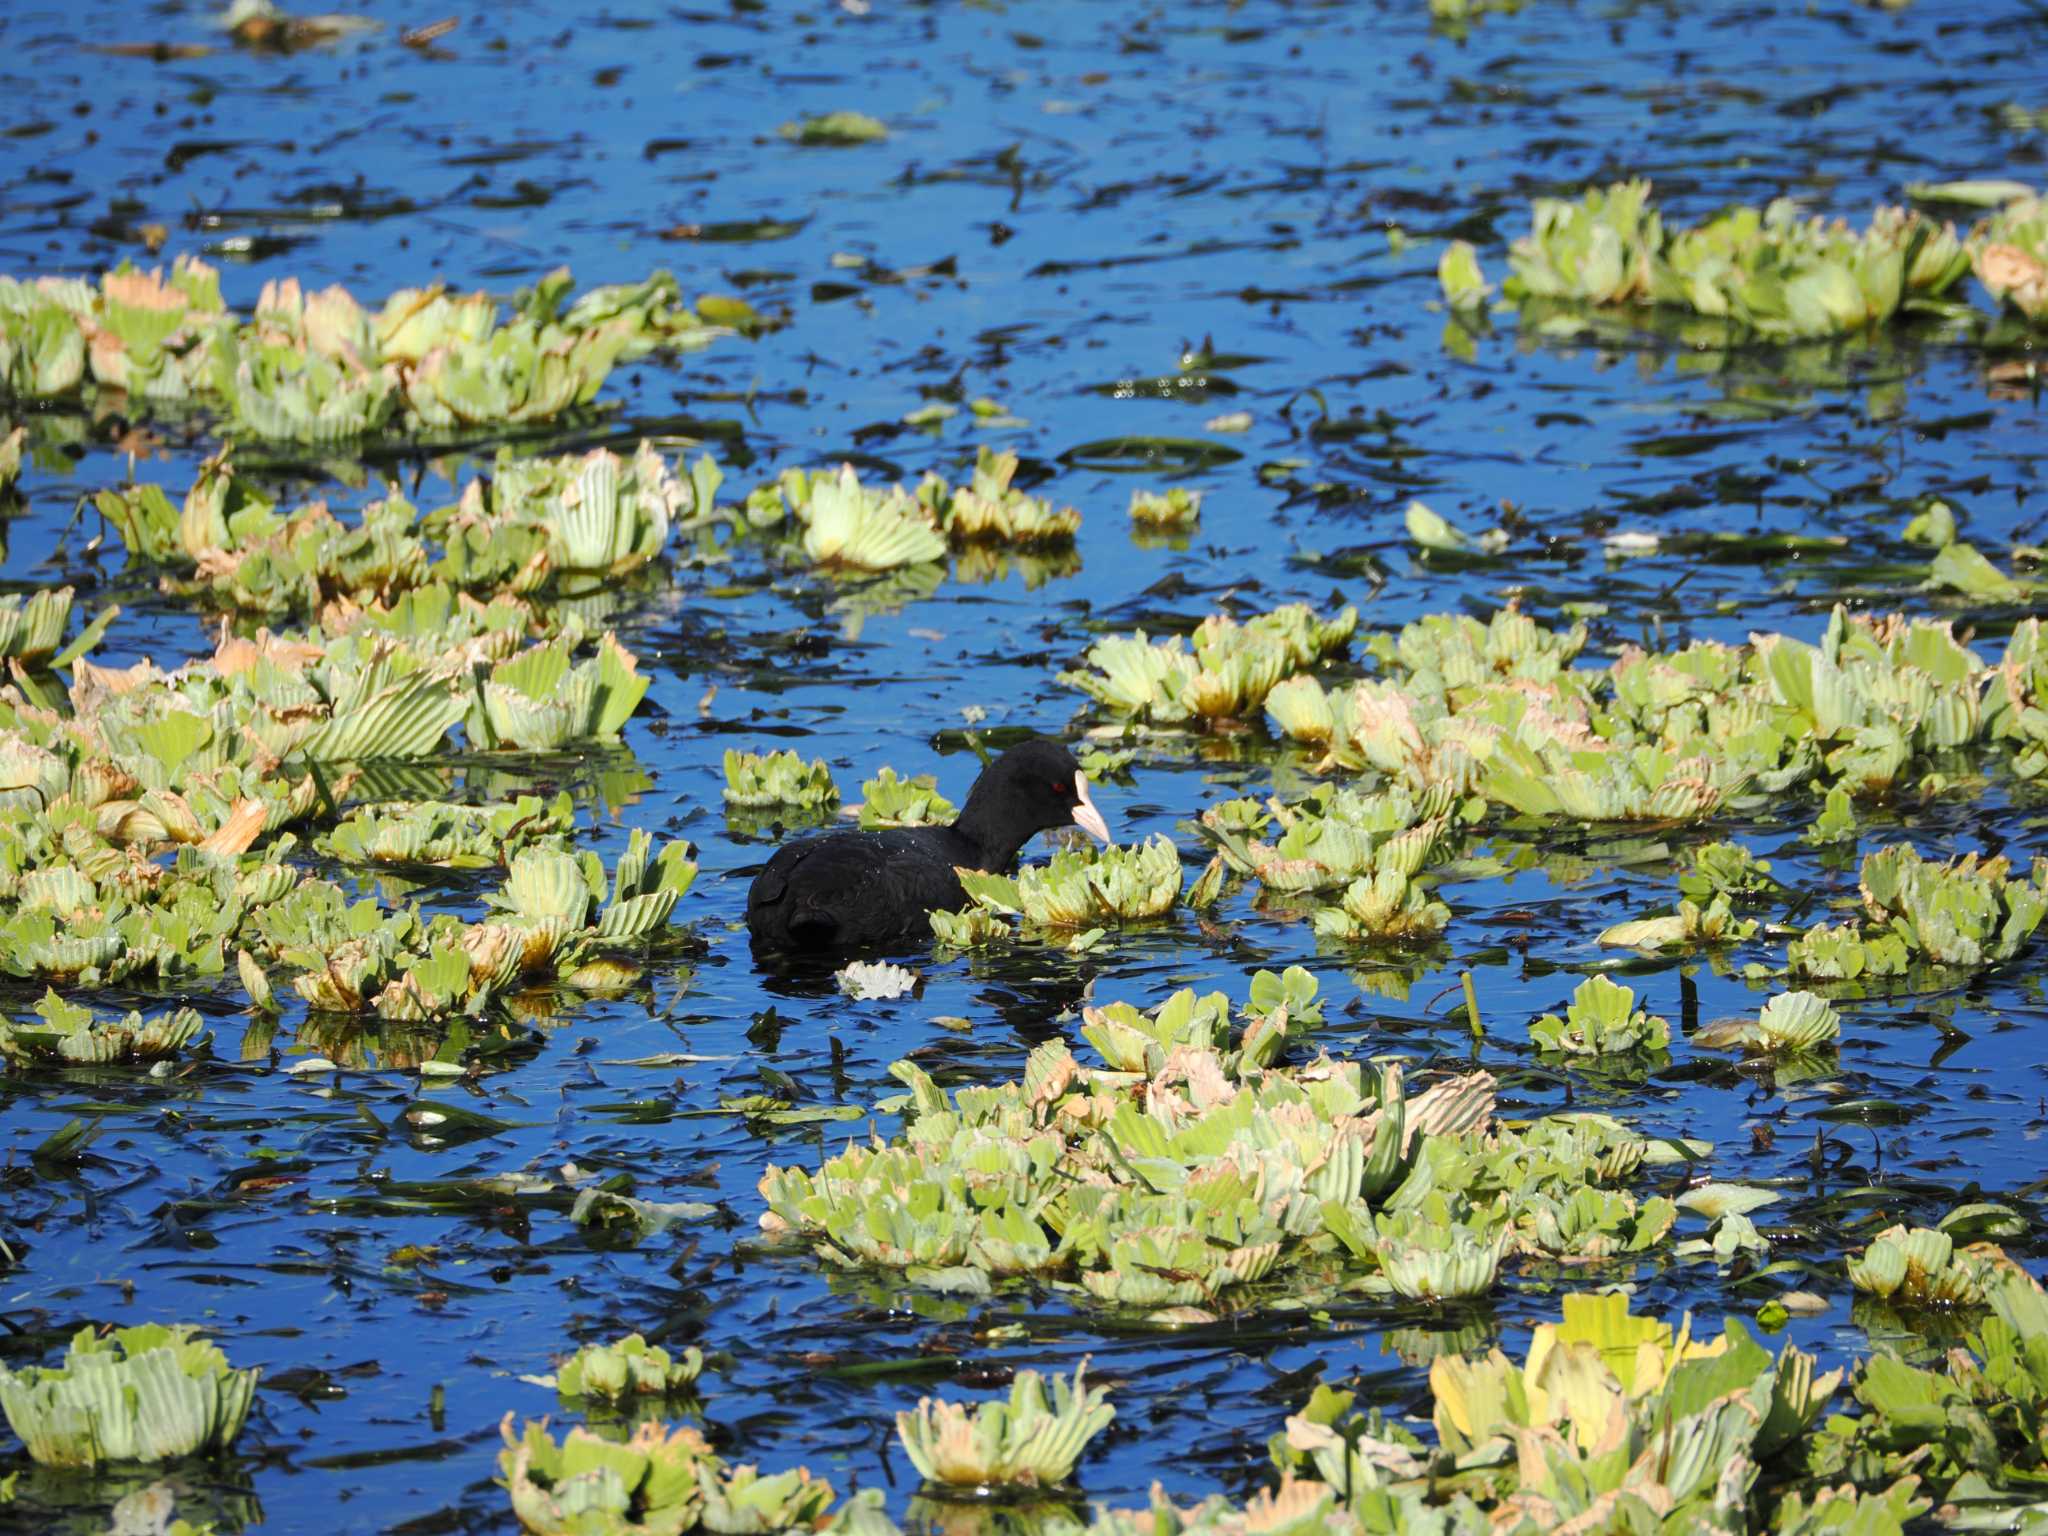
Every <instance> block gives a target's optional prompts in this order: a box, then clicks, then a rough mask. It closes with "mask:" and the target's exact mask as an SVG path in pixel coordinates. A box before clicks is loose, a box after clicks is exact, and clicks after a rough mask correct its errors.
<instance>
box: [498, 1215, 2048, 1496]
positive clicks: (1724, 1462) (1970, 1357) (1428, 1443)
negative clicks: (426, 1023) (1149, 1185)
mask: <svg viewBox="0 0 2048 1536" xmlns="http://www.w3.org/2000/svg"><path fill="white" fill-rule="evenodd" d="M1900 1236H1901V1234H1899V1233H1896V1232H1895V1233H1888V1234H1886V1235H1885V1238H1884V1239H1882V1240H1881V1242H1882V1243H1884V1244H1891V1243H1892V1242H1893V1240H1894V1238H1898V1237H1900ZM1933 1236H1936V1234H1927V1233H1915V1234H1912V1237H1911V1238H1910V1239H1906V1240H1905V1241H1906V1242H1907V1243H1909V1244H1911V1245H1913V1246H1915V1247H1916V1248H1917V1249H1921V1250H1924V1252H1922V1253H1921V1254H1920V1255H1919V1256H1918V1257H1917V1258H1916V1259H1915V1260H1914V1261H1912V1262H1914V1263H1916V1264H1918V1265H1919V1266H1920V1267H1919V1268H1917V1269H1915V1270H1914V1271H1913V1272H1914V1273H1916V1274H1920V1273H1922V1272H1923V1271H1924V1272H1925V1273H1926V1274H1927V1275H1929V1276H1933V1277H1937V1278H1941V1279H1944V1280H1946V1281H1947V1282H1948V1283H1947V1284H1946V1285H1945V1286H1944V1288H1943V1294H1942V1295H1941V1297H1940V1304H1948V1305H1961V1306H1966V1307H1968V1308H1970V1309H1971V1310H1972V1312H1973V1313H1974V1314H1975V1315H1976V1316H1977V1317H1978V1318H1979V1319H1980V1321H1979V1322H1978V1324H1977V1326H1976V1328H1975V1330H1974V1331H1973V1332H1972V1333H1971V1334H1970V1335H1969V1336H1968V1346H1967V1348H1959V1349H1956V1350H1953V1351H1951V1352H1950V1354H1949V1356H1948V1359H1947V1361H1946V1363H1945V1365H1944V1366H1943V1367H1941V1368H1939V1369H1926V1368H1922V1367H1919V1366H1915V1365H1913V1364H1910V1363H1908V1362H1907V1361H1906V1360H1905V1359H1902V1358H1901V1357H1900V1356H1899V1355H1898V1354H1896V1353H1892V1352H1889V1351H1880V1352H1878V1353H1875V1354H1873V1355H1871V1356H1870V1357H1868V1358H1867V1359H1865V1360H1863V1361H1860V1362H1858V1363H1856V1364H1855V1365H1854V1366H1852V1367H1849V1368H1844V1369H1837V1370H1832V1371H1825V1372H1823V1371H1821V1370H1820V1369H1819V1368H1818V1365H1817V1363H1816V1361H1815V1360H1814V1358H1813V1357H1812V1356H1810V1355H1808V1354H1805V1353H1804V1352H1802V1351H1801V1350H1799V1349H1798V1348H1796V1347H1794V1346H1792V1345H1786V1346H1785V1347H1784V1348H1782V1349H1781V1350H1780V1351H1779V1352H1778V1353H1777V1354H1775V1355H1773V1354H1772V1353H1771V1352H1770V1351H1768V1350H1766V1349H1765V1348H1764V1347H1763V1346H1762V1345H1760V1344H1759V1343H1758V1342H1757V1341H1756V1339H1755V1338H1754V1337H1753V1335H1752V1334H1751V1333H1750V1331H1749V1329H1748V1328H1747V1327H1746V1326H1745V1325H1744V1324H1743V1323H1742V1322H1739V1321H1736V1320H1734V1319H1730V1320H1728V1321H1727V1323H1726V1324H1725V1326H1724V1328H1723V1331H1722V1332H1721V1334H1720V1335H1719V1336H1718V1337H1710V1336H1706V1335H1704V1334H1701V1333H1696V1332H1695V1331H1694V1328H1693V1324H1692V1319H1691V1318H1690V1316H1688V1317H1686V1318H1685V1319H1684V1320H1683V1321H1681V1323H1680V1324H1679V1325H1678V1326H1677V1327H1676V1328H1674V1327H1673V1326H1672V1325H1671V1324H1669V1323H1666V1322H1663V1321H1661V1320H1659V1319H1657V1318H1654V1317H1645V1316H1638V1315H1636V1314H1634V1313H1633V1312H1631V1310H1630V1308H1629V1302H1628V1298H1627V1296H1626V1295H1625V1294H1624V1293H1621V1292H1607V1293H1595V1292H1590V1291H1578V1292H1567V1293H1566V1294H1565V1295H1564V1297H1563V1298H1562V1317H1561V1318H1560V1319H1559V1320H1557V1321H1551V1322H1544V1323H1539V1324H1538V1325H1537V1326H1536V1328H1535V1329H1534V1331H1533V1333H1532V1334H1531V1337H1530V1341H1529V1346H1528V1350H1527V1354H1526V1356H1525V1358H1524V1359H1523V1360H1522V1362H1521V1363H1520V1364H1517V1363H1516V1362H1515V1361H1513V1360H1512V1359H1510V1358H1509V1357H1508V1356H1507V1355H1506V1354H1505V1353H1503V1352H1502V1351H1501V1350H1499V1349H1497V1348H1496V1349H1493V1350H1490V1351H1489V1352H1487V1353H1485V1354H1483V1355H1482V1354H1475V1353H1458V1352H1455V1351H1452V1352H1444V1353H1441V1354H1439V1355H1437V1356H1436V1358H1435V1360H1434V1362H1433V1364H1432V1365H1431V1367H1430V1371H1429V1385H1430V1392H1431V1398H1432V1403H1431V1411H1430V1414H1429V1421H1430V1423H1429V1428H1430V1430H1431V1432H1432V1438H1431V1439H1425V1438H1424V1437H1423V1436H1421V1435H1418V1434H1417V1433H1415V1432H1413V1431H1411V1430H1410V1429H1409V1428H1407V1427H1406V1426H1405V1425H1403V1424H1400V1423H1397V1422H1395V1421H1393V1420H1392V1419H1390V1418H1388V1417H1387V1416H1386V1415H1385V1414H1384V1413H1383V1412H1382V1411H1381V1410H1380V1409H1378V1408H1374V1409H1371V1410H1369V1411H1367V1412H1358V1411H1356V1409H1355V1407H1354V1404H1355V1403H1356V1401H1357V1398H1356V1394H1355V1393H1353V1392H1350V1391H1346V1390H1342V1389H1339V1388H1335V1387H1331V1386H1328V1385H1318V1386H1317V1387H1316V1388H1315V1389H1314V1391H1313V1393H1312V1394H1311V1396H1310V1397H1309V1399H1308V1401H1307V1402H1306V1403H1305V1404H1304V1405H1303V1407H1302V1409H1301V1411H1299V1412H1298V1413H1295V1414H1293V1415H1291V1416H1289V1417H1288V1419H1287V1421H1286V1425H1285V1427H1284V1429H1282V1430H1281V1431H1280V1432H1279V1433H1277V1434H1275V1435H1274V1436H1273V1437H1272V1439H1271V1441H1270V1443H1269V1452H1270V1457H1271V1461H1272V1465H1273V1468H1274V1471H1275V1473H1276V1474H1277V1477H1276V1479H1275V1482H1274V1484H1273V1485H1272V1486H1269V1487H1267V1488H1264V1489H1262V1490H1260V1491H1259V1492H1257V1493H1255V1494H1253V1495H1252V1496H1251V1498H1250V1499H1249V1500H1248V1501H1246V1502H1245V1503H1244V1504H1243V1505H1241V1506H1240V1505H1236V1504H1233V1503H1232V1502H1231V1501H1230V1500H1229V1499H1227V1498H1226V1497H1224V1496H1222V1495H1215V1496H1212V1497H1211V1498H1210V1499H1208V1500H1207V1501H1205V1502H1203V1503H1202V1504H1200V1505H1197V1506H1195V1507H1194V1508H1191V1509H1181V1508H1177V1507H1176V1506H1175V1505H1174V1504H1173V1503H1172V1502H1171V1501H1170V1500H1169V1499H1168V1497H1167V1495H1166V1494H1165V1492H1164V1491H1163V1489H1161V1488H1159V1486H1158V1485H1156V1484H1155V1486H1154V1492H1153V1495H1152V1503H1151V1506H1150V1508H1149V1509H1144V1510H1129V1511H1124V1510H1115V1509H1099V1510H1098V1511H1097V1512H1096V1513H1095V1515H1094V1517H1093V1519H1092V1520H1091V1521H1089V1522H1087V1523H1086V1524H1084V1523H1083V1522H1082V1521H1081V1520H1080V1519H1079V1518H1078V1517H1077V1516H1075V1515H1073V1514H1070V1513H1068V1512H1067V1511H1066V1510H1065V1508H1064V1507H1063V1506H1059V1505H1050V1506H1046V1509H1048V1510H1050V1511H1051V1513H1050V1515H1049V1519H1050V1521H1051V1523H1050V1524H1049V1525H1047V1526H1046V1527H1045V1528H1046V1529H1048V1530H1052V1531H1058V1532H1072V1533H1074V1536H1082V1533H1084V1532H1085V1533H1087V1536H1139V1533H1141V1532H1157V1531H1160V1530H1167V1531H1176V1532H1190V1531H1207V1532H1214V1533H1216V1536H1228V1533H1233V1532H1236V1533H1242V1532H1246V1531H1269V1530H1281V1529H1284V1530H1289V1531H1308V1532H1320V1533H1327V1536H1343V1533H1352V1536H1356V1533H1357V1532H1359V1531H1361V1530H1366V1531H1378V1532H1385V1533H1388V1536H1406V1533H1413V1536H1425V1533H1427V1536H1446V1533H1465V1536H1483V1533H1490V1532H1501V1531H1510V1532H1516V1533H1522V1532H1527V1533H1530V1536H1534V1533H1536V1532H1541V1531H1552V1530H1559V1529H1585V1530H1681V1529H1683V1530H1720V1531H1737V1530H1770V1531H1774V1532H1778V1533H1781V1536H1821V1533H1823V1532H1830V1531H1850V1532H1859V1533H1864V1536H1902V1533H1903V1532H1904V1531H1906V1530H1907V1529H1908V1528H1910V1527H1912V1526H1913V1524H1914V1522H1915V1521H1916V1520H1917V1519H1918V1518H1919V1517H1921V1516H1923V1515H1924V1514H1925V1513H1926V1512H1927V1511H1928V1510H1929V1509H1931V1508H1932V1507H1933V1506H1934V1504H1935V1503H1936V1502H1937V1501H1941V1502H1944V1503H1945V1504H1946V1505H1947V1507H1948V1508H1950V1509H1951V1510H1956V1509H1958V1508H1960V1509H1961V1510H1965V1511H1970V1512H1972V1515H1973V1517H1979V1518H1981V1519H1982V1520H1984V1521H1988V1522H1991V1523H1997V1524H2000V1525H2003V1524H2005V1523H2007V1522H2011V1521H2014V1520H2018V1521H2020V1523H2021V1528H2024V1522H2025V1518H2026V1516H2027V1514H2028V1511H2027V1510H2026V1509H2024V1508H2022V1507H2020V1506H2019V1499H2018V1498H2016V1497H2015V1495H2013V1494H2011V1493H2009V1492H2003V1491H2001V1489H2002V1488H2003V1487H2005V1486H2009V1485H2010V1484H2011V1483H2013V1482H2017V1483H2019V1484H2020V1485H2022V1486H2024V1485H2026V1484H2027V1483H2028V1482H2030V1481H2031V1480H2033V1479H2034V1478H2036V1477H2038V1476H2039V1475H2040V1474H2041V1472H2042V1469H2043V1460H2042V1450H2041V1446H2040V1444H2039V1443H2038V1440H2037V1438H2036V1437H2035V1435H2034V1433H2033V1430H2032V1426H2033V1425H2034V1424H2035V1423H2036V1422H2038V1418H2039V1415H2040V1413H2041V1412H2042V1410H2043V1409H2044V1407H2048V1366H2044V1364H2043V1360H2044V1351H2048V1294H2044V1293H2043V1291H2042V1290H2041V1287H2040V1286H2039V1285H2038V1284H2037V1283H2036V1282H2035V1281H2034V1280H2032V1279H2031V1278H2030V1277H2029V1276H2028V1275H2027V1274H2026V1273H2025V1271H2024V1270H2022V1269H2020V1268H2019V1267H2018V1266H2017V1265H2014V1264H2012V1263H2011V1262H2010V1261H2008V1260H2006V1259H2005V1258H2004V1256H2003V1255H2002V1254H2001V1253H1999V1251H1998V1250H1997V1249H1996V1248H1995V1247H1992V1246H1990V1245H1980V1254H1979V1257H1977V1258H1976V1259H1975V1260H1973V1264H1974V1267H1973V1268H1971V1269H1970V1270H1968V1272H1967V1274H1968V1283H1967V1284H1962V1283H1958V1282H1957V1281H1956V1279H1955V1276H1954V1275H1953V1274H1951V1273H1950V1272H1949V1266H1948V1255H1947V1252H1946V1250H1945V1249H1944V1250H1943V1251H1942V1252H1941V1253H1940V1255H1939V1256H1937V1255H1936V1254H1935V1252H1934V1250H1935V1249H1936V1248H1939V1247H1941V1245H1940V1244H1938V1243H1928V1242H1923V1241H1922V1240H1923V1239H1926V1238H1929V1237H1933ZM1877 1247H1878V1245H1873V1252H1876V1251H1877ZM1907 1263H1908V1261H1906V1260H1903V1259H1901V1260H1899V1261H1898V1262H1897V1263H1896V1264H1894V1263H1891V1262H1890V1261H1889V1260H1882V1259H1880V1260H1866V1268H1868V1269H1873V1270H1877V1271H1879V1273H1880V1279H1881V1281H1882V1282H1883V1283H1886V1284H1889V1285H1890V1287H1891V1289H1892V1290H1894V1291H1895V1290H1897V1288H1898V1286H1897V1281H1896V1278H1895V1272H1897V1271H1900V1270H1902V1269H1904V1268H1905V1267H1906V1265H1907ZM1858 1284H1859V1285H1863V1284H1864V1281H1863V1279H1861V1278H1859V1280H1858ZM1845 1388H1846V1395H1847V1397H1848V1399H1849V1400H1850V1402H1849V1406H1850V1408H1851V1409H1852V1411H1851V1412H1847V1413H1841V1412H1837V1413H1832V1414H1830V1413H1829V1409H1830V1407H1831V1405H1832V1404H1834V1403H1835V1402H1836V1400H1837V1399H1838V1398H1841V1397H1842V1396H1843V1395H1844V1391H1845ZM1114 1413H1115V1410H1114V1409H1113V1408H1112V1407H1111V1406H1110V1405H1109V1403H1108V1400H1107V1393H1106V1392H1105V1391H1104V1390H1103V1389H1102V1388H1100V1387H1092V1388H1091V1387H1089V1386H1087V1385H1086V1382H1085V1365H1084V1366H1083V1368H1082V1369H1081V1370H1078V1371H1076V1373H1075V1376H1074V1379H1073V1380H1072V1382H1068V1381H1067V1380H1065V1379H1064V1378H1060V1377H1057V1376H1056V1377H1054V1378H1053V1381H1052V1394H1051V1397H1050V1399H1048V1395H1047V1392H1046V1388H1045V1382H1044V1379H1043V1378H1042V1377H1041V1376H1040V1375H1039V1374H1038V1373H1037V1372H1035V1371H1028V1370H1027V1371H1022V1372H1019V1373H1018V1374H1017V1376H1016V1378H1015V1380H1014V1382H1013V1384H1012V1386H1011V1388H1010V1391H1009V1395H1008V1397H1007V1399H1006V1400H1001V1399H999V1400H996V1401H990V1402H984V1403H981V1404H979V1405H975V1406H973V1407H969V1406H968V1405H965V1404H961V1403H956V1402H949V1401H945V1400H935V1399H931V1398H926V1399H924V1400H922V1401H920V1402H919V1404H918V1405H917V1407H916V1408H915V1409H914V1410H911V1411H905V1412H900V1413H898V1414H897V1416H896V1431H897V1437H898V1439H899V1441H900V1443H901V1445H902V1447H903V1449H904V1451H905V1453H906V1454H907V1455H908V1457H909V1459H910V1461H911V1463H912V1465H913V1466H914V1467H915V1468H916V1470H917V1471H918V1473H919V1474H920V1475H921V1476H922V1477H923V1478H924V1480H925V1483H926V1485H927V1486H928V1487H933V1488H954V1489H970V1490H977V1491H987V1490H996V1489H1010V1490H1016V1489H1032V1488H1040V1489H1042V1488H1046V1487H1049V1486H1057V1485H1060V1484H1063V1483H1065V1482H1066V1481H1067V1479H1069V1478H1070V1477H1071V1476H1072V1475H1073V1472H1074V1470H1075V1467H1076V1465H1077V1464H1078V1462H1079V1460H1080V1458H1081V1456H1082V1455H1083V1453H1084V1452H1085V1450H1086V1449H1087V1446H1088V1443H1089V1441H1090V1440H1091V1439H1092V1438H1093V1437H1094V1436H1096V1435H1097V1434H1099V1433H1100V1432H1101V1431H1102V1429H1104V1428H1105V1427H1106V1426H1107V1425H1108V1424H1109V1422H1110V1421H1111V1419H1112V1418H1113V1417H1114ZM512 1421H513V1416H512V1415H510V1414H508V1415H507V1416H506V1420H505V1425H504V1439H505V1445H506V1449H505V1451H504V1453H503V1454H502V1455H501V1456H500V1458H499V1468H500V1472H501V1480H502V1482H503V1484H504V1486H505V1487H506V1488H507V1489H508V1491H509V1492H510V1495H511V1499H512V1505H513V1509H514V1511H515V1513H516V1514H517V1515H518V1518H519V1520H520V1523H521V1525H522V1526H523V1527H524V1528H525V1529H526V1530H528V1531H529V1532H533V1533H535V1536H560V1533H571V1532H573V1533H578V1536H612V1533H621V1536H623V1533H626V1532H629V1531H645V1530H662V1531H673V1532H687V1531H693V1530H706V1531H713V1532H719V1533H726V1536H729V1533H740V1532H768V1531H778V1530H787V1529H827V1528H829V1529H834V1530H841V1531H847V1532H852V1533H855V1536H894V1533H897V1532H898V1530H899V1528H898V1527H897V1525H896V1524H895V1522H894V1521H893V1520H892V1519H891V1518H890V1517H889V1515H888V1513H887V1512H886V1510H885V1508H884V1507H883V1498H882V1495H881V1494H880V1493H879V1492H870V1493H866V1494H862V1495H859V1496H857V1497H856V1498H855V1499H852V1500H850V1501H848V1502H847V1503H845V1504H842V1505H839V1506H838V1507H837V1508H836V1509H835V1508H834V1507H833V1501H834V1493H833V1490H832V1488H831V1487H830V1485H828V1484H826V1483H824V1482H822V1481H821V1480H819V1479H816V1478H814V1477H812V1476H811V1475H810V1474H809V1472H808V1471H806V1470H804V1469H802V1468H798V1469H795V1470H793V1471H789V1472H783V1473H778V1474H766V1475H764V1474H761V1473H759V1472H757V1471H756V1470H755V1469H754V1468H752V1467H747V1466H740V1467H731V1466H728V1465H727V1463H726V1462H725V1461H724V1460H723V1459H722V1458H720V1457H719V1456H718V1455H717V1454H716V1453H714V1452H713V1451H712V1450H711V1449H710V1446H709V1444H708V1443H707V1442H706V1441H705V1440H704V1438H703V1436H702V1435H701V1434H699V1433H698V1432H697V1431H695V1430H693V1429H690V1428H687V1427H677V1428H669V1427H666V1426H664V1425H663V1424H661V1423H660V1422H658V1421H656V1420H652V1419H650V1420H647V1421H646V1422H643V1423H641V1424H640V1425H639V1427H638V1428H637V1429H635V1430H634V1431H633V1433H632V1435H631V1436H630V1438H628V1439H626V1440H624V1441H619V1440H615V1439H614V1440H607V1439H603V1438H600V1437H599V1436H598V1435H596V1434H593V1433H592V1432H590V1431H588V1430H585V1429H572V1430H571V1431H570V1432H569V1434H568V1436H567V1437H566V1438H565V1439H564V1440H562V1441H560V1442H557V1441H556V1440H555V1439H554V1438H553V1437H552V1436H551V1435H550V1434H549V1433H548V1432H547V1429H546V1425H545V1421H540V1422H529V1423H528V1424H527V1425H526V1427H525V1430H524V1433H523V1434H521V1435H517V1436H515V1435H514V1433H513V1430H512ZM2019 1497H2020V1498H2023V1497H2024V1496H2023V1495H2021V1496H2019Z"/></svg>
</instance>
